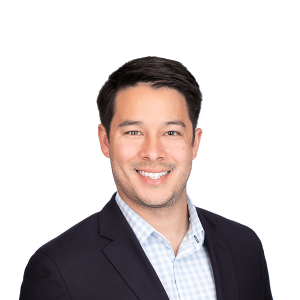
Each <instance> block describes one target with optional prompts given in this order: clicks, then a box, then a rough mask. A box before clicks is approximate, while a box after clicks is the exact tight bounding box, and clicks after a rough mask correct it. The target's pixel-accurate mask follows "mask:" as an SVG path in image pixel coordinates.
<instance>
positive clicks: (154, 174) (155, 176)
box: [136, 170, 170, 179]
mask: <svg viewBox="0 0 300 300" xmlns="http://www.w3.org/2000/svg"><path fill="white" fill-rule="evenodd" d="M136 171H137V172H138V173H139V174H141V175H143V176H147V177H149V178H151V179H159V178H161V177H163V176H164V175H167V174H168V173H169V172H170V171H166V172H161V173H148V172H144V171H139V170H136Z"/></svg>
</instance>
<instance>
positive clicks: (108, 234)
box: [99, 193, 169, 300]
mask: <svg viewBox="0 0 300 300" xmlns="http://www.w3.org/2000/svg"><path fill="white" fill-rule="evenodd" d="M115 195H116V193H115V194H114V195H113V196H112V198H111V199H110V201H109V202H108V203H107V204H106V206H105V207H104V208H103V209H102V211H101V212H100V213H99V233H100V235H101V236H103V237H105V238H108V239H110V240H111V241H112V242H111V243H109V244H108V245H107V246H106V247H105V248H104V249H103V250H102V252H103V253H104V254H105V255H106V257H107V258H108V260H109V261H110V262H111V264H112V265H113V266H114V267H115V268H116V269H117V270H118V272H119V274H120V275H121V276H122V277H123V279H124V280H125V281H126V283H127V284H128V285H129V287H130V288H131V289H132V291H133V292H134V293H135V294H136V296H137V297H138V298H139V299H140V300H153V299H161V300H168V299H169V298H168V296H167V294H166V292H165V290H164V288H163V286H162V284H161V282H160V280H159V278H158V276H157V274H156V272H155V270H154V269H153V267H152V265H151V263H150V261H149V260H148V258H147V256H146V254H145V252H144V250H143V248H142V247H141V245H140V243H139V241H138V239H137V238H136V236H135V234H134V232H133V230H132V229H131V227H130V225H129V224H128V222H127V221H126V219H125V217H124V215H123V213H122V212H121V210H120V208H119V207H118V205H117V203H116V201H115Z"/></svg>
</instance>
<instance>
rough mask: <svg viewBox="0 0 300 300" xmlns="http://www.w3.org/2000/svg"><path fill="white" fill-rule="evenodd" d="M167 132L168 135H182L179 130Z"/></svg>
mask: <svg viewBox="0 0 300 300" xmlns="http://www.w3.org/2000/svg"><path fill="white" fill-rule="evenodd" d="M165 134H166V135H180V133H179V132H177V131H167V132H166V133H165Z"/></svg>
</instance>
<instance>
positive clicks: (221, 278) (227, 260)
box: [197, 208, 239, 300]
mask: <svg viewBox="0 0 300 300" xmlns="http://www.w3.org/2000/svg"><path fill="white" fill-rule="evenodd" d="M197 212H198V216H199V218H200V221H201V224H202V226H203V229H204V231H205V241H204V244H205V246H206V248H207V251H208V254H209V258H210V261H211V265H212V269H213V274H214V279H215V285H216V293H217V300H238V299H239V295H238V282H237V277H236V272H235V268H234V264H233V260H232V257H231V254H230V250H229V247H228V243H227V241H226V239H225V238H224V237H223V236H221V235H220V234H218V232H217V229H216V227H215V224H212V223H211V222H210V221H209V220H207V219H206V218H204V217H203V215H202V214H201V210H200V209H199V208H197Z"/></svg>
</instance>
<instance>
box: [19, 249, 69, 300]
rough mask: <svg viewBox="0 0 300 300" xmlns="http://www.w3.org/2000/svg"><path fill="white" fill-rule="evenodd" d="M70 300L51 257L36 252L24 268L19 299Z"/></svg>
mask: <svg viewBox="0 0 300 300" xmlns="http://www.w3.org/2000/svg"><path fill="white" fill-rule="evenodd" d="M41 299H43V300H54V299H55V300H71V297H70V295H69V292H68V290H67V287H66V284H65V282H64V279H63V277H62V276H61V273H60V271H59V269H58V268H57V266H56V264H55V262H54V261H53V259H52V258H51V257H50V256H49V255H47V254H45V253H43V252H40V251H38V252H36V253H35V254H34V255H33V256H32V257H31V258H30V260H29V262H28V265H27V267H26V269H25V273H24V278H23V283H22V286H21V293H20V300H41Z"/></svg>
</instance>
